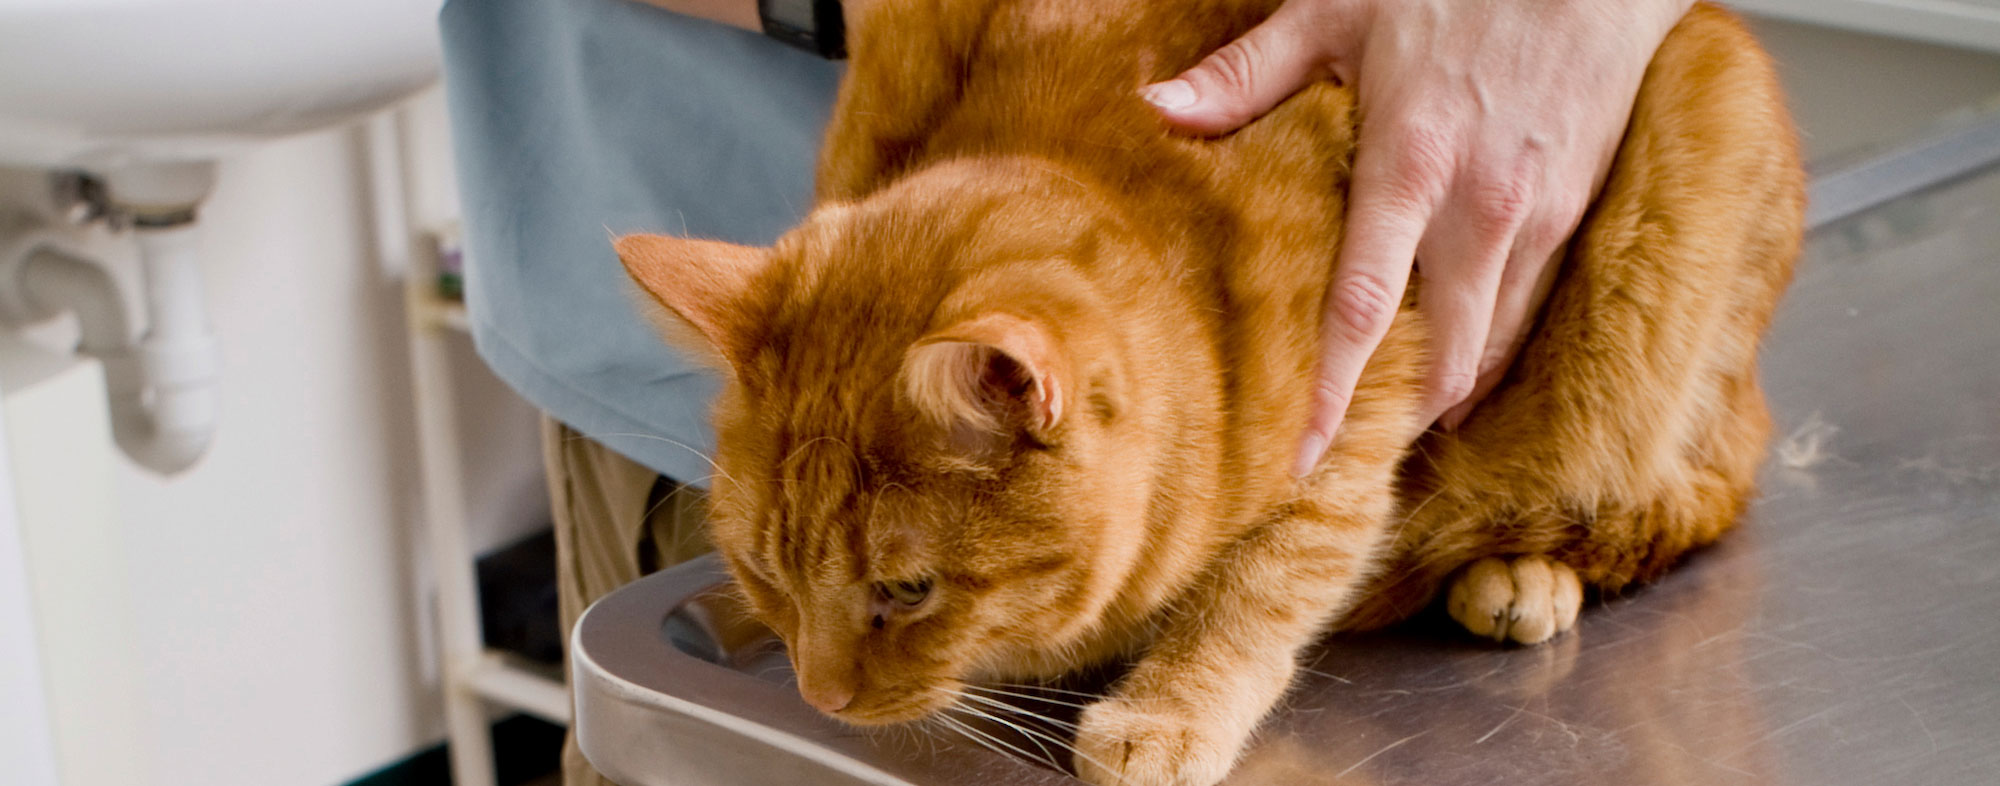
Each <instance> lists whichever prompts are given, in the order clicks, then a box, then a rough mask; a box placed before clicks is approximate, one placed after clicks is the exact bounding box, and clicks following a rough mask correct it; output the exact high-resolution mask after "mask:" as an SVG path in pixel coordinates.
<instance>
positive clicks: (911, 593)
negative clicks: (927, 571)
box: [875, 579, 931, 606]
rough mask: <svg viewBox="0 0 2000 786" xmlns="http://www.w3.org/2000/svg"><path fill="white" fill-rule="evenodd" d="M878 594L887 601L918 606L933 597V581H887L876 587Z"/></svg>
mask: <svg viewBox="0 0 2000 786" xmlns="http://www.w3.org/2000/svg"><path fill="white" fill-rule="evenodd" d="M875 590H876V592H878V593H880V594H881V595H882V597H883V599H885V600H893V601H895V602H897V603H901V604H903V605H905V606H916V605H918V604H920V603H923V602H924V599H925V598H928V597H930V595H931V580H930V579H916V580H914V581H885V582H882V583H880V584H877V585H875Z"/></svg>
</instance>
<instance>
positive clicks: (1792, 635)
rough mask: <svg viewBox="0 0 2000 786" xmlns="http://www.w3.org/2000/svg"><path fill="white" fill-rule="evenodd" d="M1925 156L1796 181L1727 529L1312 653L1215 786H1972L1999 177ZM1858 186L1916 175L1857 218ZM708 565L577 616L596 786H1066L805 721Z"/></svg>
mask: <svg viewBox="0 0 2000 786" xmlns="http://www.w3.org/2000/svg"><path fill="white" fill-rule="evenodd" d="M1994 128H1995V129H2000V125H1995V126H1994ZM1958 143H1959V144H1960V146H1961V147H1963V143H1964V140H1963V139H1960V140H1958ZM1946 147H1947V148H1949V147H1950V146H1949V145H1947V146H1946ZM1986 149H1988V150H1989V152H1990V148H1986ZM1906 152H1910V151H1906ZM1945 152H1946V153H1947V154H1949V153H1951V151H1950V150H1946V151H1945ZM1959 152H1960V153H1963V152H1964V151H1963V150H1960V151H1959ZM1936 154H1937V151H1935V150H1932V151H1929V152H1928V153H1926V152H1925V151H1923V150H1917V151H1914V152H1910V154H1909V155H1905V156H1903V158H1902V159H1901V160H1887V159H1885V160H1883V161H1878V162H1875V164H1871V166H1874V169H1869V168H1868V167H1865V166H1864V167H1862V168H1860V169H1858V170H1850V171H1847V172H1844V173H1842V174H1841V175H1837V176H1833V177H1829V178H1821V180H1820V182H1818V183H1816V185H1815V192H1814V193H1815V197H1816V203H1815V210H1816V211H1817V212H1816V213H1815V215H1816V216H1818V217H1820V218H1822V219H1824V220H1825V221H1826V223H1824V225H1822V226H1819V227H1818V228H1817V229H1816V230H1815V231H1814V232H1813V233H1812V234H1811V235H1810V237H1809V240H1808V247H1807V251H1806V253H1805V257H1804V259H1803V260H1802V261H1801V263H1800V265H1799V272H1798V278H1797V283H1796V284H1795V285H1794V286H1793V288H1792V290H1791V292H1790V294H1789V295H1788V296H1787V298H1786V301H1785V303H1784V306H1783V309H1782V312H1781V314H1780V316H1779V319H1778V321H1777V324H1776V326H1775V327H1774V329H1773V331H1772V333H1771V336H1770V339H1769V342H1768V344H1767V347H1768V349H1767V352H1766V355H1765V368H1766V382H1767V385H1768V390H1769V394H1770V399H1771V403H1772V406H1773V408H1774V410H1775V413H1776V416H1777V420H1778V423H1779V426H1778V438H1777V439H1775V440H1774V442H1773V445H1772V451H1771V456H1770V460H1769V463H1768V464H1767V465H1766V467H1765V470H1764V474H1763V480H1762V483H1763V492H1762V496H1761V498H1760V499H1759V500H1758V501H1757V502H1756V504H1755V505H1754V507H1753V508H1752V510H1751V511H1750V513H1749V515H1748V516H1747V517H1746V519H1745V520H1744V521H1743V523H1742V526H1741V527H1740V528H1739V529H1738V530H1736V531H1734V532H1733V533H1731V534H1730V535H1729V536H1728V537H1726V538H1725V539H1724V540H1723V542H1722V543H1721V544H1720V545H1718V546H1716V547H1714V548H1711V549H1708V550H1706V551H1703V552H1700V553H1697V554H1695V555H1694V556H1693V557H1692V558H1691V559H1689V560H1688V561H1687V564H1686V565H1684V566H1683V567H1682V568H1680V569H1679V570H1677V571H1674V572H1672V573H1670V574H1669V575H1668V576H1667V577H1666V578H1665V579H1664V580H1662V581H1661V582H1659V583H1658V584H1655V585H1652V586H1649V587H1645V588H1642V589H1639V590H1636V591H1632V592H1629V593H1627V594H1625V595H1624V596H1621V597H1616V598H1611V599H1608V600H1606V601H1604V602H1603V603H1600V604H1594V605H1591V606H1589V607H1587V608H1586V609H1585V610H1584V614H1583V617H1582V619H1581V621H1580V622H1579V624H1578V626H1577V629H1576V630H1575V631H1574V632H1572V633H1570V634H1567V635H1565V636H1563V637H1561V638H1559V639H1557V640H1555V641H1553V642H1551V643H1548V644H1545V645H1542V646H1538V647H1528V648H1505V647H1499V646H1494V645H1490V644H1485V643H1481V642H1477V641H1472V640H1470V639H1469V637H1467V636H1465V635H1463V634H1462V633H1460V632H1458V631H1454V630H1452V629H1450V628H1449V626H1448V624H1446V623H1440V622H1438V621H1437V619H1436V617H1437V616H1439V615H1432V617H1431V618H1430V619H1429V620H1428V621H1418V622H1415V623H1412V624H1409V625H1406V626H1404V627H1401V628H1398V629H1395V630H1392V631H1390V632H1386V633H1382V634H1374V635H1366V636H1340V637H1334V638H1331V639H1329V640H1328V641H1327V642H1326V643H1325V644H1324V645H1323V646H1322V650H1321V652H1320V653H1319V654H1318V655H1317V656H1316V657H1314V658H1312V659H1311V663H1310V667H1311V672H1310V673H1309V674H1308V676H1307V678H1306V679H1305V680H1304V681H1303V683H1302V684H1301V685H1300V687H1299V688H1298V689H1297V690H1296V691H1295V692H1294V693H1293V695H1292V696H1291V698H1289V699H1288V700H1286V702H1285V703H1284V705H1283V707H1282V709H1281V710H1280V711H1279V712H1278V713H1277V714H1276V716H1275V717H1274V718H1273V719H1272V720H1271V721H1270V722H1269V723H1268V725H1267V727H1266V729H1265V730H1264V731H1263V732H1262V733H1261V734H1260V736H1259V740H1258V742H1257V743H1256V744H1255V746H1254V747H1253V748H1252V749H1251V750H1250V752H1249V753H1248V754H1247V756H1246V757H1245V759H1244V760H1243V762H1242V763H1241V765H1239V767H1238V768H1237V770H1236V772H1235V773H1234V774H1233V775H1232V776H1231V778H1230V779H1229V781H1228V782H1229V783H1232V784H1288V785H1289V784H1336V783H1338V784H1348V783H1352V784H1392V783H1393V784H1421V785H1425V786H1432V785H1436V786H1445V785H1449V784H1495V783H1529V782H1532V783H1538V784H1593V785H1594V784H1613V783H1616V784H1711V783H1755V784H1811V785H1812V786H1823V785H1830V784H1856V785H1858V786H1877V785H1886V784H1992V783H2000V168H1995V167H1991V166H1988V165H1987V163H1988V162H1990V158H1988V159H1981V160H1974V161H1971V162H1970V163H1967V160H1966V159H1965V157H1964V156H1963V155H1961V156H1960V158H1959V160H1958V161H1957V162H1956V163H1952V162H1947V163H1945V164H1939V163H1938V162H1937V161H1935V160H1931V161H1930V162H1929V163H1926V162H1925V161H1924V160H1921V159H1922V158H1923V156H1924V155H1931V156H1933V159H1934V158H1935V155H1936ZM1892 158H1893V157H1892ZM1926 166H1928V167H1929V168H1930V169H1929V171H1930V173H1931V174H1930V175H1929V176H1928V177H1927V178H1926V177H1915V178H1912V177H1910V170H1911V169H1912V167H1914V168H1916V169H1919V170H1922V169H1924V167H1926ZM1954 167H1955V168H1956V169H1954ZM1966 168H1974V169H1977V170H1978V171H1975V172H1973V173H1972V174H1969V175H1967V174H1965V173H1964V171H1963V170H1965V169H1966ZM1981 168H1983V169H1981ZM1842 178H1846V179H1842ZM1898 178H1900V179H1901V180H1900V181H1899V180H1898ZM1954 178H1955V179H1954ZM1871 179H1872V180H1874V181H1877V182H1882V183H1889V182H1890V181H1896V182H1900V183H1901V185H1895V186H1894V188H1895V189H1899V190H1901V191H1908V190H1910V189H1920V190H1916V191H1915V192H1914V193H1910V194H1908V195H1905V196H1900V197H1898V198H1895V199H1893V200H1890V201H1887V202H1883V203H1879V204H1877V202H1879V199H1872V198H1869V197H1867V196H1866V194H1868V192H1869V189H1868V188H1867V187H1866V186H1868V183H1869V181H1870V180H1871ZM1938 181H1943V184H1942V185H1938V184H1936V183H1937V182H1938ZM1884 187H1885V188H1886V187H1889V186H1884ZM1842 189H1846V190H1845V191H1843V190H1842ZM1856 194H1861V195H1862V196H1856ZM1883 195H1884V194H1883V193H1882V192H1881V191H1880V189H1877V190H1876V191H1875V196H1876V197H1880V196H1883ZM1843 200H1844V201H1843ZM1843 215H1844V216H1845V217H1841V216H1843ZM723 580H724V576H723V574H722V572H721V571H720V569H719V567H717V564H716V563H715V562H714V560H712V559H703V560H698V561H696V562H692V563H688V564H685V565H682V566H679V567H676V568H673V569H671V570H667V571H664V572H661V573H658V574H655V575H653V576H651V577H649V578H646V579H642V580H640V581H639V582H637V583H635V584H633V585H631V586H628V587H626V588H624V589H621V590H619V591H617V592H615V593H613V594H612V595H610V596H609V597H607V598H605V599H603V600H602V601H600V602H599V603H598V604H597V605H595V606H593V607H592V608H591V609H590V611H589V612H588V613H587V614H586V615H585V616H584V618H583V620H582V621H581V622H580V623H579V625H578V626H577V630H576V631H575V634H574V639H573V647H574V649H573V651H574V653H575V664H574V680H575V684H576V694H577V723H578V730H579V734H580V738H581V741H582V745H583V749H584V751H585V753H586V754H587V755H588V756H589V758H590V759H591V761H592V762H593V763H594V764H595V765H596V766H597V767H599V768H600V769H602V770H603V771H604V772H605V773H607V774H608V775H610V776H612V777H613V778H615V779H617V780H619V781H621V782H622V783H625V784H627V786H656V785H657V786H667V785H669V784H671V785H672V786H684V785H689V784H731V785H734V784H814V785H817V784H828V785H835V784H860V783H868V784H917V785H919V786H944V785H946V784H979V785H980V786H997V785H998V784H1062V783H1075V782H1076V781H1074V780H1073V779H1071V778H1069V777H1068V776H1067V775H1064V774H1061V773H1060V772H1057V771H1055V770H1053V769H1050V768H1049V767H1047V766H1043V765H1037V764H1034V763H1030V762H1029V761H1028V759H1031V758H1038V757H1041V756H1043V752H1042V751H1041V750H1039V749H1038V746H1036V745H1035V744H1034V742H1033V741H1031V740H1027V739H1024V738H1019V737H1002V738H1001V741H1002V742H1005V743H1008V744H1011V745H1013V746H1015V747H1016V748H1017V751H1018V753H1016V754H1010V755H1006V756H1003V755H999V754H996V753H992V752H989V751H987V750H983V749H981V748H979V747H977V746H974V745H973V744H971V743H969V742H966V741H964V740H963V739H957V738H952V737H948V736H946V735H944V734H932V735H920V734H914V733H902V734H894V733H890V734H883V733H875V734H863V733H860V732H857V731H853V730H849V729H845V728H842V727H840V726H839V725H837V724H834V723H832V722H830V721H827V720H825V719H823V718H821V717H820V716H819V715H818V714H817V713H815V712H814V711H813V710H812V709H811V708H809V707H807V706H806V705H805V704H804V703H803V702H802V701H800V700H799V698H798V696H797V694H796V692H795V691H794V689H793V688H792V687H790V684H789V681H790V678H791V674H790V672H789V669H788V667H787V665H786V660H785V657H784V655H783V652H782V650H781V649H780V648H779V647H778V646H776V645H775V642H774V641H773V640H772V639H771V637H770V634H769V633H768V632H766V631H762V630H761V629H757V628H755V627H754V625H749V626H746V625H743V624H741V620H739V619H737V618H735V617H734V616H733V615H731V614H730V613H729V611H728V610H727V609H726V608H724V607H723V606H722V605H720V604H718V603H717V602H715V601H714V599H713V596H705V595H704V594H703V593H704V592H705V591H706V590H708V589H710V588H711V587H713V586H714V585H716V584H717V583H718V582H721V581H723ZM1024 706H1030V707H1032V708H1033V709H1036V710H1037V711H1042V712H1055V711H1060V710H1063V709H1065V708H1063V707H1061V706H1060V705H1057V704H1054V703H1050V704H1047V705H1046V706H1035V702H1024ZM1072 717H1073V716H1072ZM1003 749H1004V748H1003Z"/></svg>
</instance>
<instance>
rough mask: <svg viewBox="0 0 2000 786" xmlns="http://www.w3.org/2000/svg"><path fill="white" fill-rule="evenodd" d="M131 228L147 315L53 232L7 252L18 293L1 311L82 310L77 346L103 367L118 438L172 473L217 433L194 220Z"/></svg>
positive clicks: (20, 315)
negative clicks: (133, 310)
mask: <svg viewBox="0 0 2000 786" xmlns="http://www.w3.org/2000/svg"><path fill="white" fill-rule="evenodd" d="M133 234H134V235H135V236H136V239H137V243H138V247H139V251H140V264H141V268H142V272H143V273H144V277H145V285H144V289H143V292H144V300H145V313H144V314H143V315H140V314H133V313H130V312H131V309H130V307H129V306H128V305H127V301H126V299H125V298H124V296H123V295H122V293H121V290H120V287H119V281H118V279H117V277H116V276H114V275H113V274H112V273H111V271H110V270H108V269H107V268H106V267H105V266H104V264H103V263H102V262H100V261H99V260H97V259H96V258H95V257H94V256H93V255H90V254H88V253H87V252H84V251H82V250H81V249H80V248H79V247H77V246H76V245H75V244H72V243H70V242H67V239H66V238H64V237H63V236H62V235H60V234H57V233H53V232H48V231H41V232H34V233H31V234H29V235H28V236H26V237H25V238H23V239H22V240H21V241H18V242H16V243H13V244H10V246H11V247H10V248H9V249H8V250H7V252H8V253H6V254H5V255H4V256H0V270H4V269H5V268H7V267H12V280H11V281H0V290H9V289H11V290H12V292H10V293H8V296H7V297H6V298H5V299H6V300H7V301H9V302H6V303H0V310H5V311H10V312H13V313H11V314H9V315H8V316H10V317H11V318H12V320H13V321H16V322H22V323H29V322H36V321H41V320H43V319H47V318H49V317H53V316H55V315H57V314H61V313H64V312H75V313H76V316H77V324H78V326H79V328H80V332H81V336H80V341H79V342H78V345H77V352H78V353H79V354H83V355H87V356H90V357H94V358H97V359H98V360H100V361H102V362H103V364H104V383H105V397H106V401H107V404H108V406H109V409H110V414H111V433H112V437H113V438H114V439H115V440H116V441H117V443H118V447H119V448H120V449H122V450H124V451H125V454H126V455H127V456H130V457H131V458H132V460H133V461H135V462H138V463H139V464H140V465H141V466H144V467H146V468H147V469H150V470H153V471H154V472H158V473H161V474H163V475H171V474H174V473H177V472H180V471H182V470H184V469H187V468H188V467H190V466H193V465H194V463H195V460H197V459H199V458H201V455H202V453H203V452H204V451H206V450H207V449H208V443H209V439H210V437H211V436H212V435H213V434H214V433H215V424H216V419H217V406H216V382H217V373H216V372H217V365H218V364H217V362H216V355H217V348H216V341H215V336H214V334H213V333H212V332H210V330H209V328H208V324H207V318H206V316H205V311H204V306H203V302H202V286H201V271H200V269H199V268H197V267H196V264H197V262H196V260H195V248H196V244H195V237H196V234H195V230H194V227H193V226H192V225H189V224H181V225H178V226H174V227H168V228H161V229H138V230H135V231H134V232H133ZM140 325H146V326H147V327H146V329H145V330H144V332H143V334H141V333H139V332H138V330H137V326H140Z"/></svg>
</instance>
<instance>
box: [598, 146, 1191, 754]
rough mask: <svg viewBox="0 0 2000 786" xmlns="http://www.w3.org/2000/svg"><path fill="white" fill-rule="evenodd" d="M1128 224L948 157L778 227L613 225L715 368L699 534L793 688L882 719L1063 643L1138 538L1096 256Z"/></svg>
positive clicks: (1064, 659)
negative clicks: (685, 232) (735, 238)
mask: <svg viewBox="0 0 2000 786" xmlns="http://www.w3.org/2000/svg"><path fill="white" fill-rule="evenodd" d="M1132 237H1133V235H1132V233H1130V232H1128V231H1125V230H1123V229H1121V227H1120V225H1119V222H1118V220H1117V219H1116V217H1115V216H1113V215H1111V214H1110V213H1109V212H1108V211H1107V210H1106V209H1104V208H1102V207H1101V200H1097V199H1094V198H1093V195H1092V194H1091V193H1090V192H1089V191H1088V189H1085V188H1082V187H1081V186H1079V185H1076V184H1072V183H1065V182H1062V179H1061V178H1054V177H1049V176H1048V175H1047V174H1046V173H1040V172H1036V171H1032V167H1029V168H1028V169H1027V170H1023V169H1022V168H1021V167H1020V166H1018V165H1017V166H1012V167H1010V166H995V165H986V166H981V165H974V164H961V165H955V166H945V167H941V168H938V169H937V170H935V171H930V172H926V173H920V174H918V175H914V176H912V177H909V178H906V179H904V180H903V181H902V182H901V183H899V184H897V185H895V186H892V187H890V188H888V189H885V190H884V191H882V192H879V193H877V194H876V195H873V196H870V197H868V198H866V199H863V200H860V201H857V202H853V203H847V204H834V205H827V206H822V207H821V208H819V209H817V210H815V211H814V212H813V214H812V215H811V216H809V217H808V218H807V220H806V221H805V223H804V224H803V225H801V226H800V227H798V228H797V229H794V230H793V231H792V232H790V233H788V234H786V235H785V236H784V237H783V238H781V239H780V240H779V241H778V243H777V244H776V245H775V246H773V247H772V248H769V249H763V248H751V247H745V246H736V245H730V244H725V243H718V242H713V241H702V240H689V239H681V238H670V237H659V236H628V237H624V238H621V239H619V240H618V241H617V247H618V252H619V256H620V257H621V259H622V260H623V261H624V263H625V266H626V268H627V270H628V272H630V273H631V275H632V277H633V279H634V280H635V281H637V282H638V283H639V285H640V286H641V287H642V288H643V289H644V290H645V292H646V294H647V295H648V296H649V298H648V299H649V300H650V301H651V302H652V303H655V304H657V306H659V307H660V308H659V309H657V310H658V311H659V312H660V313H659V314H658V317H659V319H658V321H660V322H661V323H662V324H663V325H664V327H665V328H666V330H667V333H668V335H669V338H670V339H671V340H672V341H673V342H674V343H675V344H677V345H678V346H680V347H682V348H684V349H686V350H689V351H692V352H696V353H699V354H700V355H702V356H703V357H706V358H707V359H708V360H709V361H710V362H711V363H712V364H713V365H714V366H715V367H716V368H717V369H718V370H719V371H721V372H722V374H723V376H724V377H725V379H726V380H727V381H726V384H725V389H724V391H723V393H722V395H721V396H720V398H719V400H718V402H717V405H716V406H717V410H716V416H715V422H716V430H717V438H718V447H717V451H716V455H715V456H714V461H715V465H716V466H715V475H714V478H713V479H712V481H711V490H712V491H711V497H710V504H711V514H710V515H711V518H710V522H711V523H710V526H711V529H710V535H711V538H712V540H713V542H714V543H715V545H716V547H717V549H718V550H719V551H720V552H721V555H722V557H723V559H724V561H725V562H726V563H727V565H728V568H729V570H730V572H731V573H732V574H733V575H734V577H735V578H736V581H737V583H738V584H739V585H740V587H741V589H742V591H743V593H744V594H745V596H746V597H747V599H748V601H749V603H750V605H751V607H752V608H753V609H754V611H755V613H756V614H757V616H758V617H759V618H760V619H762V620H763V621H764V622H765V623H767V624H768V625H770V626H771V628H772V629H774V630H775V631H777V632H778V634H779V635H780V636H782V637H783V638H784V640H785V643H786V645H787V648H788V650H789V651H790V654H791V657H792V662H793V665H794V667H795V669H796V671H797V673H798V678H799V690H800V693H801V695H802V696H803V697H804V698H805V699H806V700H807V701H808V702H810V703H811V704H813V705H814V706H816V707H818V708H819V709H821V710H822V711H825V712H827V713H829V714H832V715H834V716H835V717H838V718H840V719H842V720H846V721H849V722H853V723H860V724H879V723H893V722H898V721H903V720H910V719H914V718H918V717H922V716H924V715H926V714H928V713H930V712H931V711H933V710H936V709H938V708H940V707H942V706H944V705H946V704H948V703H950V702H951V701H952V700H953V698H954V695H953V694H954V693H955V692H956V691H957V690H958V689H959V687H960V686H961V685H962V684H963V683H964V681H967V680H972V679H977V678H993V677H1004V678H1014V679H1020V678H1027V677H1033V676H1043V675H1051V674H1054V673H1059V672H1061V671H1065V670H1067V669H1068V668H1071V667H1073V666H1074V665H1077V664H1076V659H1077V657H1078V656H1079V654H1080V649H1081V648H1082V645H1083V643H1084V642H1085V641H1086V640H1087V638H1088V636H1089V634H1090V633H1091V632H1092V631H1093V630H1094V629H1096V628H1098V627H1099V626H1100V625H1103V624H1105V618H1106V615H1107V611H1108V610H1109V609H1110V607H1112V606H1114V603H1113V601H1114V600H1115V599H1116V598H1117V597H1118V596H1119V594H1120V592H1121V589H1122V588H1123V585H1124V583H1125V581H1126V578H1127V576H1128V574H1130V573H1131V571H1132V570H1133V566H1134V564H1135V563H1136V561H1137V560H1138V559H1139V556H1138V555H1139V553H1140V551H1141V545H1142V544H1143V542H1144V541H1145V539H1146V535H1145V532H1144V523H1143V522H1144V520H1145V513H1146V511H1145V508H1146V504H1147V490H1148V489H1149V487H1150V484H1151V481H1152V476H1151V472H1152V470H1151V467H1150V462H1149V461H1148V458H1149V455H1148V454H1149V451H1150V446H1149V445H1148V444H1147V442H1146V438H1145V436H1144V435H1145V433H1147V429H1146V428H1145V426H1144V423H1143V421H1146V420H1147V419H1149V418H1156V417H1158V414H1157V413H1153V412H1150V411H1148V410H1147V409H1146V408H1145V407H1144V405H1143V404H1142V403H1141V402H1139V401H1137V400H1135V396H1133V395H1132V394H1133V393H1134V391H1133V390H1131V389H1130V388H1131V385H1132V379H1131V377H1130V375H1129V374H1128V373H1127V369H1126V368H1125V367H1124V365H1123V364H1124V363H1125V360H1124V359H1125V358H1126V357H1127V356H1128V350H1129V347H1127V346H1126V343H1127V342H1128V341H1129V338H1128V332H1127V331H1125V330H1123V329H1122V328H1121V325H1120V320H1121V319H1122V318H1123V317H1120V316H1119V315H1116V314H1113V313H1111V312H1110V311H1109V310H1108V309H1107V308H1106V306H1105V303H1104V301H1105V295H1104V293H1103V292H1102V291H1101V289H1102V286H1103V284H1102V277H1101V276H1093V275H1092V274H1091V273H1092V271H1093V270H1094V269H1096V266H1100V265H1104V264H1108V261H1109V258H1111V257H1112V256H1114V255H1120V254H1135V253H1145V251H1144V250H1143V249H1142V248H1141V247H1140V246H1139V245H1137V244H1135V243H1134V242H1133V241H1132V240H1131V238H1132ZM1093 282H1096V283H1093Z"/></svg>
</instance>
